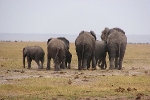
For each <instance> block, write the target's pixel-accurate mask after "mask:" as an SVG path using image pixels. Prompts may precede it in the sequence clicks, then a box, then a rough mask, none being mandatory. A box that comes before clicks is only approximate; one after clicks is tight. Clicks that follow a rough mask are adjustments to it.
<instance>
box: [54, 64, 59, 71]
mask: <svg viewBox="0 0 150 100" xmlns="http://www.w3.org/2000/svg"><path fill="white" fill-rule="evenodd" d="M54 66H55V71H60V63H55V65H54Z"/></svg>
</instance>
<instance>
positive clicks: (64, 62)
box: [62, 57, 66, 69]
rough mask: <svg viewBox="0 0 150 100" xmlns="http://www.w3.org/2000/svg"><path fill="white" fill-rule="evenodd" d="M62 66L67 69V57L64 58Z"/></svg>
mask: <svg viewBox="0 0 150 100" xmlns="http://www.w3.org/2000/svg"><path fill="white" fill-rule="evenodd" d="M62 68H63V69H66V59H65V57H64V58H63V61H62Z"/></svg>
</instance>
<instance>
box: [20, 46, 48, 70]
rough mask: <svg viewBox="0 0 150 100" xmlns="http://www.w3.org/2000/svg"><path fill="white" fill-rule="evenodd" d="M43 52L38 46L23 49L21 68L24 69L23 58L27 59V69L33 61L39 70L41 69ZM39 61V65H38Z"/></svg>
mask: <svg viewBox="0 0 150 100" xmlns="http://www.w3.org/2000/svg"><path fill="white" fill-rule="evenodd" d="M44 56H45V52H44V50H43V49H42V48H41V47H40V46H27V47H24V48H23V67H24V68H25V58H26V57H27V62H28V69H30V68H31V62H32V60H34V61H35V62H36V63H37V65H38V68H39V69H43V63H44ZM39 61H41V65H40V63H39Z"/></svg>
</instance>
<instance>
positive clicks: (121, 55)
mask: <svg viewBox="0 0 150 100" xmlns="http://www.w3.org/2000/svg"><path fill="white" fill-rule="evenodd" d="M124 54H125V49H123V50H121V52H120V56H119V68H118V70H122V61H123V58H124Z"/></svg>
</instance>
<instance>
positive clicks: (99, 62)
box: [97, 59, 102, 68]
mask: <svg viewBox="0 0 150 100" xmlns="http://www.w3.org/2000/svg"><path fill="white" fill-rule="evenodd" d="M101 61H102V60H101V59H99V60H98V62H97V63H98V67H100V68H101V65H100V64H101Z"/></svg>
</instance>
